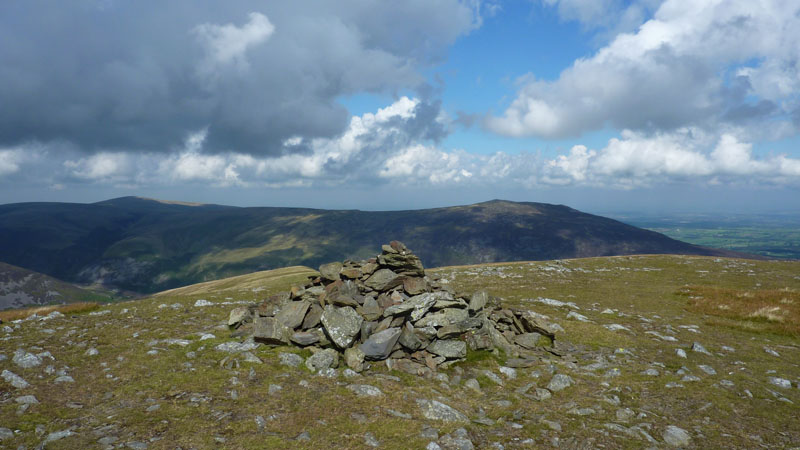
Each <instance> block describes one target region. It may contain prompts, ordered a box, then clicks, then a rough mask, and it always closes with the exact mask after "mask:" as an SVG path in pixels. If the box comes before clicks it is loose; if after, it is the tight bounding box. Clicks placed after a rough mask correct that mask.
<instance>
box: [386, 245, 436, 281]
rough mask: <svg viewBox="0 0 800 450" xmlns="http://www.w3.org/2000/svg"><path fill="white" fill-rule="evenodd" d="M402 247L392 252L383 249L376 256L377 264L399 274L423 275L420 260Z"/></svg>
mask: <svg viewBox="0 0 800 450" xmlns="http://www.w3.org/2000/svg"><path fill="white" fill-rule="evenodd" d="M395 242H396V241H395ZM400 245H402V244H400ZM403 247H404V249H403V250H397V251H395V252H393V253H392V252H386V251H384V253H383V254H382V255H380V256H378V264H380V265H381V266H386V267H389V268H390V269H393V270H395V271H396V272H397V273H399V274H401V275H414V276H420V277H422V276H425V269H424V268H423V267H422V261H420V259H419V258H418V257H417V255H415V254H413V253H411V251H409V250H408V249H407V248H405V246H403Z"/></svg>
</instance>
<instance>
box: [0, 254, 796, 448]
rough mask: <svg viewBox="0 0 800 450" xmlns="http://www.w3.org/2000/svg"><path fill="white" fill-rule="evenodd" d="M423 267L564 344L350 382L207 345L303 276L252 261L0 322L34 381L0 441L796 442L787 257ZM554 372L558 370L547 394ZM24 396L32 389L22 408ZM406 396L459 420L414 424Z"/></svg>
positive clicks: (9, 400) (338, 444)
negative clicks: (91, 306)
mask: <svg viewBox="0 0 800 450" xmlns="http://www.w3.org/2000/svg"><path fill="white" fill-rule="evenodd" d="M295 270H296V272H295ZM429 271H431V269H429ZM433 271H435V272H436V273H437V274H438V275H440V276H442V277H443V278H446V279H447V280H448V282H449V283H451V285H453V286H454V287H456V288H457V289H462V290H464V291H467V292H470V291H474V290H476V289H478V288H485V289H488V290H489V291H490V292H491V293H492V294H493V295H497V296H500V297H502V298H503V299H504V300H503V303H504V304H505V305H508V306H516V307H521V308H525V309H531V310H534V311H537V312H539V313H541V314H545V315H547V316H549V317H550V318H551V319H552V320H553V321H554V322H557V323H558V324H560V325H561V326H562V327H563V328H564V332H563V333H561V334H560V335H559V336H560V338H563V339H564V340H566V341H569V343H571V344H572V345H573V346H574V348H575V349H574V351H573V352H572V353H570V355H568V356H565V357H563V358H558V357H555V356H553V357H552V358H549V359H542V360H541V361H540V362H538V363H537V364H536V365H534V366H532V367H530V368H519V369H516V371H515V372H514V373H513V375H512V372H509V371H508V370H506V369H503V371H501V368H502V367H503V366H504V365H505V364H506V360H507V359H506V357H505V356H504V355H502V354H501V353H494V354H493V353H484V354H478V355H475V356H474V357H471V358H470V359H469V360H467V361H465V362H462V363H459V364H457V365H456V366H455V367H453V368H450V369H448V370H443V371H440V373H441V374H444V375H443V376H439V377H438V378H430V379H426V378H420V377H415V376H412V375H407V374H405V373H401V372H390V371H388V369H386V366H385V365H380V364H373V367H372V368H371V369H370V370H368V371H366V372H365V373H363V374H362V375H361V376H357V377H352V378H348V377H346V376H345V375H344V372H343V370H342V369H341V368H339V369H337V374H336V376H335V377H334V378H327V377H321V376H317V375H314V374H312V373H311V372H310V371H308V370H307V369H306V368H305V366H304V365H302V364H301V365H300V366H299V367H296V368H295V367H290V366H285V365H282V364H281V361H282V360H284V361H286V360H287V357H285V356H283V357H282V356H280V354H281V353H295V354H297V355H299V356H301V357H303V358H306V357H308V356H310V353H309V352H308V351H307V350H301V349H297V348H290V347H269V346H264V345H261V346H259V347H257V348H255V349H253V350H250V352H251V353H252V355H253V356H255V357H256V358H257V359H258V360H256V359H253V358H250V356H249V355H247V354H246V352H239V353H228V352H224V351H221V350H218V346H220V345H221V344H225V345H223V346H222V347H219V348H221V349H224V348H226V346H230V344H231V343H233V344H236V343H238V342H239V341H240V339H241V338H236V337H231V331H229V330H228V329H227V326H226V321H227V317H228V313H229V312H230V310H231V309H232V308H233V307H235V306H238V305H241V304H246V303H249V302H252V301H255V300H260V299H263V298H266V297H267V296H269V295H271V294H273V293H276V292H278V291H283V290H286V289H288V288H289V287H290V286H291V285H292V284H298V283H301V282H303V281H304V280H305V279H306V276H307V275H308V274H309V273H311V271H306V270H298V269H291V270H288V271H285V270H284V271H279V272H275V273H274V276H270V275H269V273H261V274H254V275H252V276H251V277H243V278H240V279H238V280H237V281H236V282H233V283H232V282H231V281H230V280H223V281H221V282H220V283H219V284H218V285H216V287H215V285H205V286H202V287H196V288H188V289H186V290H178V291H173V292H171V293H164V294H161V295H157V296H155V297H152V298H149V299H145V300H140V301H136V302H124V303H119V304H113V305H108V306H104V307H102V308H100V309H97V310H94V311H91V312H83V313H80V312H79V313H74V314H72V315H65V316H63V317H54V318H51V319H48V320H43V321H40V320H36V319H34V320H27V321H23V322H19V323H11V324H3V325H2V326H0V339H2V340H1V341H0V354H2V355H4V356H5V357H6V359H4V360H2V361H0V369H2V370H7V371H9V372H13V373H14V374H16V375H18V376H19V377H21V378H22V379H24V380H25V381H26V382H28V383H29V384H30V385H29V386H28V387H25V388H15V387H13V386H12V385H11V384H10V383H9V382H7V381H4V380H0V388H1V389H0V391H1V392H2V394H0V417H2V419H0V437H2V439H3V440H2V441H0V443H1V444H2V445H3V446H6V447H8V448H17V447H18V446H20V445H26V446H27V447H28V448H33V447H35V446H37V445H39V444H40V443H42V442H43V441H45V440H47V439H48V436H49V437H50V438H51V439H56V438H59V437H60V439H57V440H53V441H52V442H51V443H49V444H48V446H47V448H106V447H108V446H111V445H119V444H129V445H132V446H133V448H144V446H145V445H146V446H147V448H165V449H166V448H169V449H173V448H176V447H178V446H180V447H182V448H192V447H194V448H220V447H225V448H320V447H331V446H332V447H334V448H368V446H369V444H370V443H374V441H378V442H379V443H380V446H381V448H424V447H425V446H426V445H428V443H429V442H439V443H440V444H441V445H443V446H446V444H447V443H448V442H450V443H452V442H453V441H454V440H456V439H459V436H462V432H461V431H458V430H459V429H460V428H463V429H464V431H465V436H466V438H467V439H469V440H470V441H471V442H472V443H473V444H474V445H475V446H476V447H489V446H490V445H492V444H495V443H497V444H501V445H503V446H504V447H505V448H542V447H545V448H546V447H550V446H552V445H553V444H554V443H558V445H559V446H560V447H562V448H576V447H584V446H588V447H599V446H605V447H607V448H641V447H648V446H657V447H667V446H668V442H674V439H675V434H674V433H670V432H669V431H668V430H673V429H672V428H670V427H673V426H674V427H678V428H681V429H682V430H684V431H685V432H686V435H687V436H688V439H689V441H688V447H691V448H754V447H759V446H768V447H781V448H784V447H795V446H798V445H800V426H798V424H797V421H796V411H797V405H798V404H800V389H798V382H800V367H798V361H800V340H798V337H797V334H796V321H795V317H796V313H797V311H796V300H797V293H798V292H799V291H800V276H798V274H800V263H798V262H776V261H748V260H738V259H725V258H709V257H693V256H632V257H611V258H587V259H577V260H568V261H542V262H520V263H500V264H484V265H474V266H460V267H445V268H441V269H433ZM194 289H196V290H194ZM200 300H203V301H200ZM552 300H556V301H557V302H554V301H552ZM240 302H241V303H240ZM559 302H560V303H559ZM195 305H208V306H195ZM724 305H727V306H724ZM721 306H722V307H721ZM765 307H768V308H771V309H769V314H766V313H764V312H763V311H762V309H763V308H765ZM775 308H779V309H775ZM106 311H107V312H106ZM758 311H762V313H758ZM568 316H569V318H568ZM6 325H7V326H9V327H10V331H9V329H3V328H2V327H3V326H6ZM17 349H22V351H23V352H27V353H31V354H33V355H42V356H39V358H40V359H41V364H39V365H36V366H33V367H30V368H23V367H20V365H18V364H17V363H15V362H14V361H13V358H14V353H15V351H17ZM679 351H680V352H679ZM46 352H49V356H48V354H46ZM681 352H683V353H684V354H685V357H682V356H681V354H680V353H681ZM51 357H52V358H51ZM259 361H260V362H259ZM49 366H52V368H49ZM557 375H565V376H568V377H570V378H571V379H572V380H573V384H572V385H571V386H569V387H566V388H565V389H563V390H555V389H550V390H549V391H548V392H550V393H551V396H550V397H549V398H543V396H541V395H540V394H541V391H540V390H544V389H548V387H552V386H551V381H553V379H555V378H556V376H557ZM65 376H66V377H70V378H71V379H72V380H73V382H70V381H68V380H67V381H64V378H63V377H65ZM59 379H60V380H61V381H60V382H57V380H59ZM472 380H474V381H475V382H477V388H476V386H475V384H474V382H473V381H472ZM356 385H368V386H372V387H374V388H377V390H379V391H380V393H381V395H380V396H378V397H370V396H368V395H365V394H363V392H373V391H371V390H366V391H363V390H358V389H356V388H351V387H352V386H356ZM537 389H538V390H537ZM358 392H362V394H361V395H359V393H358ZM27 395H32V396H34V397H35V399H36V401H37V402H38V403H33V404H30V405H29V406H27V407H25V406H24V405H25V404H26V403H24V402H26V401H30V399H28V398H25V397H24V396H27ZM537 398H538V400H537ZM418 400H424V401H438V402H441V403H443V404H446V405H448V406H450V407H452V408H453V409H455V410H457V411H458V412H460V413H462V414H463V415H465V416H466V417H467V418H468V420H469V422H448V421H440V420H435V419H430V418H426V417H425V414H424V411H423V409H422V408H421V407H420V403H418ZM1 428H6V429H7V432H6V431H5V430H1ZM65 431H68V433H60V434H54V433H58V432H65ZM673 431H674V430H673ZM665 437H667V438H668V439H666V440H665ZM298 438H299V439H298ZM651 440H652V441H651Z"/></svg>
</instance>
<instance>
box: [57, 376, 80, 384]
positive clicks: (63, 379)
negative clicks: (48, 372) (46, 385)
mask: <svg viewBox="0 0 800 450" xmlns="http://www.w3.org/2000/svg"><path fill="white" fill-rule="evenodd" d="M53 382H54V383H74V382H75V379H74V378H72V377H71V376H69V375H61V376H59V377H57V378H56V379H55V380H53Z"/></svg>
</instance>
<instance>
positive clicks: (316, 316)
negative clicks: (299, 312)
mask: <svg viewBox="0 0 800 450" xmlns="http://www.w3.org/2000/svg"><path fill="white" fill-rule="evenodd" d="M321 319H322V307H321V306H319V303H312V304H311V306H310V307H309V308H308V312H307V313H306V317H305V318H304V319H303V323H302V325H301V328H302V329H304V330H309V329H311V328H315V327H317V326H318V325H319V324H320V320H321Z"/></svg>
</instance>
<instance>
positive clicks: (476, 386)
mask: <svg viewBox="0 0 800 450" xmlns="http://www.w3.org/2000/svg"><path fill="white" fill-rule="evenodd" d="M464 387H466V388H468V389H472V390H473V391H475V392H477V393H479V394H482V393H483V391H481V384H480V383H478V380H476V379H475V378H470V379H468V380H467V381H465V382H464Z"/></svg>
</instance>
